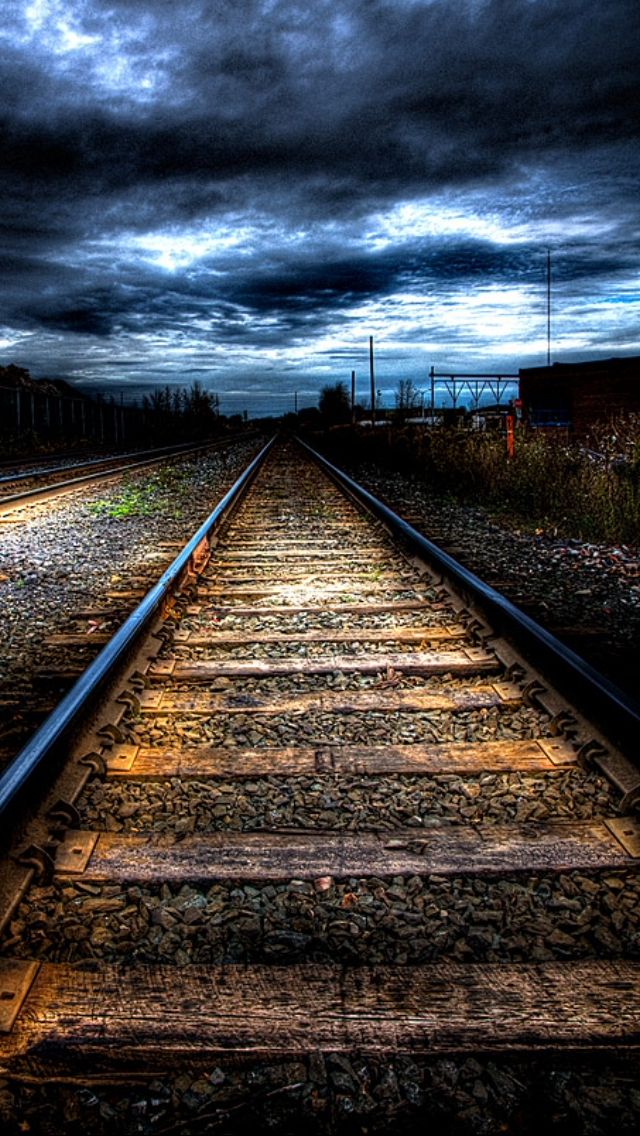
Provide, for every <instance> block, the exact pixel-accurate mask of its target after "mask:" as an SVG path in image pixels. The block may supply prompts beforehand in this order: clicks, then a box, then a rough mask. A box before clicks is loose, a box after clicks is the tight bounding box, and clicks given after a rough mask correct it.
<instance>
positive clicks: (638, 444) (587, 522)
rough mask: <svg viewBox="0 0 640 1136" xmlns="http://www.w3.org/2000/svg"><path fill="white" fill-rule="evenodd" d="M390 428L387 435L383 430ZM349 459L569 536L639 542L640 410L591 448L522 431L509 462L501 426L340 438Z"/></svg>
mask: <svg viewBox="0 0 640 1136" xmlns="http://www.w3.org/2000/svg"><path fill="white" fill-rule="evenodd" d="M383 433H384V436H383ZM336 447H339V449H340V450H342V452H343V454H344V457H345V459H349V460H350V461H353V460H362V461H368V462H372V463H375V464H379V465H383V466H385V467H387V468H393V469H396V470H398V471H400V472H402V473H405V474H407V475H409V476H410V477H415V478H419V479H420V480H421V481H426V482H428V483H429V484H430V485H431V486H433V488H434V490H435V491H437V492H438V493H439V494H440V495H442V496H451V497H453V498H455V499H456V500H457V501H461V502H465V503H474V504H482V505H487V506H490V507H491V508H493V509H496V510H498V511H501V512H502V511H505V512H508V513H510V514H511V515H512V516H514V517H515V518H517V519H518V520H519V521H522V522H530V523H531V524H534V525H536V526H540V527H545V528H548V527H553V528H556V529H557V530H558V531H559V532H561V533H563V534H564V535H565V536H569V537H576V538H580V539H583V540H593V541H607V542H613V543H625V544H638V543H640V416H638V415H635V416H627V417H625V418H619V419H617V420H616V421H613V422H611V423H607V424H603V425H602V427H600V428H599V429H598V430H596V431H594V434H593V437H592V438H591V439H590V440H589V443H588V446H587V447H585V446H580V445H578V444H577V443H571V444H570V443H568V442H567V441H566V439H560V438H558V437H556V436H553V435H545V434H541V433H536V432H534V431H527V430H519V431H518V433H517V435H516V453H515V457H514V458H513V460H512V461H508V460H507V455H506V444H505V439H504V436H503V435H502V434H501V433H499V432H495V433H494V432H487V433H473V432H471V431H468V430H455V429H452V430H447V429H435V430H415V429H414V430H411V429H408V428H402V427H396V428H391V429H389V430H384V432H382V431H380V435H376V436H371V435H363V434H362V432H360V433H359V434H358V435H357V437H356V439H354V438H353V436H350V438H349V439H347V438H346V437H342V438H339V439H338V438H333V439H332V450H333V453H334V455H335V458H336V460H338V458H339V457H340V454H339V452H338V449H337V448H336Z"/></svg>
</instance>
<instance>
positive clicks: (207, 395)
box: [0, 365, 243, 456]
mask: <svg viewBox="0 0 640 1136" xmlns="http://www.w3.org/2000/svg"><path fill="white" fill-rule="evenodd" d="M242 423H243V416H241V415H233V416H232V417H230V418H226V417H224V416H223V415H221V414H220V399H219V397H218V395H217V394H215V393H213V392H211V391H206V390H205V389H204V388H203V387H202V385H201V384H200V383H199V382H194V383H192V384H191V386H190V387H189V388H183V387H168V386H167V387H164V388H163V389H162V390H154V391H152V392H151V393H150V394H149V395H147V396H146V397H144V398H143V399H142V402H141V403H140V404H134V405H123V403H122V402H121V401H120V400H119V399H117V398H115V397H113V396H111V397H109V398H104V397H100V396H98V397H96V398H91V397H90V396H89V395H86V394H83V393H82V392H81V391H79V390H77V389H76V388H75V387H72V386H71V384H70V383H67V382H65V381H64V380H62V379H56V380H52V379H33V378H32V377H31V375H30V374H29V372H28V371H27V370H25V369H24V368H23V367H16V366H14V365H10V366H8V367H0V450H1V451H2V453H4V454H5V455H6V456H13V455H16V456H18V455H21V454H23V453H25V454H28V453H32V452H37V451H46V450H53V449H59V448H61V447H64V448H65V449H67V448H69V449H75V448H78V449H81V448H83V447H86V446H87V445H91V446H92V447H104V448H109V449H126V448H129V447H135V446H144V445H150V446H152V445H155V444H156V443H158V444H163V443H167V442H174V441H176V442H181V441H189V440H190V439H192V438H193V439H196V440H199V439H201V438H206V437H209V436H212V435H214V436H215V435H217V434H220V433H224V432H225V431H227V430H237V429H238V428H239V427H240V426H242Z"/></svg>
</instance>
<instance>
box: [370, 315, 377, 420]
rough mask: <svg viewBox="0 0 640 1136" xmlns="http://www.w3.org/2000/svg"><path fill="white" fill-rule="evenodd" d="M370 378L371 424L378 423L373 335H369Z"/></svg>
mask: <svg viewBox="0 0 640 1136" xmlns="http://www.w3.org/2000/svg"><path fill="white" fill-rule="evenodd" d="M369 378H370V380H371V425H372V426H375V424H376V379H375V373H374V369H373V336H372V335H370V336H369Z"/></svg>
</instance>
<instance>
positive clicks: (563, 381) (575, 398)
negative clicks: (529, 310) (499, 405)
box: [520, 355, 640, 435]
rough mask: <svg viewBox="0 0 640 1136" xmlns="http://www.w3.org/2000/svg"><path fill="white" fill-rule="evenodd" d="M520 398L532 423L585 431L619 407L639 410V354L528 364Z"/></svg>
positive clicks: (572, 431) (525, 419) (525, 416)
mask: <svg viewBox="0 0 640 1136" xmlns="http://www.w3.org/2000/svg"><path fill="white" fill-rule="evenodd" d="M520 399H521V402H522V416H523V419H524V421H525V422H526V423H528V425H530V426H534V427H548V428H558V427H560V428H564V429H566V430H569V431H570V432H571V433H573V434H578V435H581V434H587V433H588V432H589V429H590V427H591V426H592V425H593V423H594V422H598V421H603V420H606V419H607V418H610V417H611V415H612V414H616V413H618V412H619V411H634V412H636V413H639V414H640V356H637V355H636V356H633V357H631V358H625V359H601V360H598V361H597V362H586V363H554V364H553V365H552V366H551V367H524V368H522V369H521V370H520Z"/></svg>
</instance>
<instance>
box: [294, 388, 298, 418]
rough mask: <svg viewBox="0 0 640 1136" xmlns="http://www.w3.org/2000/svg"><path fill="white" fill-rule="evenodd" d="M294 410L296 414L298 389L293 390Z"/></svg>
mask: <svg viewBox="0 0 640 1136" xmlns="http://www.w3.org/2000/svg"><path fill="white" fill-rule="evenodd" d="M293 412H294V414H297V413H298V392H297V391H294V392H293Z"/></svg>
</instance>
